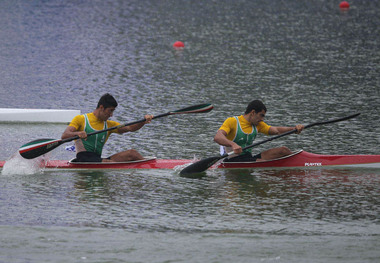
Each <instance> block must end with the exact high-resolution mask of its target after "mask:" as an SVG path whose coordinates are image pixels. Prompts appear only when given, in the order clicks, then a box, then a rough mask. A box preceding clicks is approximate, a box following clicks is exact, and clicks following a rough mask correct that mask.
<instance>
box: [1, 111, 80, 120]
mask: <svg viewBox="0 0 380 263" xmlns="http://www.w3.org/2000/svg"><path fill="white" fill-rule="evenodd" d="M76 115H80V110H59V109H13V108H0V122H39V123H42V122H50V123H69V122H70V121H71V120H72V119H73V118H74V117H75V116H76Z"/></svg>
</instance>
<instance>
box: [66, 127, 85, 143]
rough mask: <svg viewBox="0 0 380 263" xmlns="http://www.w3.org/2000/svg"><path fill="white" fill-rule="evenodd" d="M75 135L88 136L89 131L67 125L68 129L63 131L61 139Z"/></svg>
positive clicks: (82, 137) (83, 137)
mask: <svg viewBox="0 0 380 263" xmlns="http://www.w3.org/2000/svg"><path fill="white" fill-rule="evenodd" d="M75 136H79V138H81V139H86V138H87V133H86V132H85V131H77V129H76V128H75V127H73V126H67V128H66V130H65V131H64V132H63V134H62V136H61V139H62V140H63V139H67V138H72V137H75Z"/></svg>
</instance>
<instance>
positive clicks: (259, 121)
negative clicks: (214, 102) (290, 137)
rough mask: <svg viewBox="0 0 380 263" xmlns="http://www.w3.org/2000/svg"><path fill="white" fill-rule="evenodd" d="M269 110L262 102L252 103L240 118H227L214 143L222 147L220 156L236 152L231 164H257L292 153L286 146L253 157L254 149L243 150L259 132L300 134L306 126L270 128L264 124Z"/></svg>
mask: <svg viewBox="0 0 380 263" xmlns="http://www.w3.org/2000/svg"><path fill="white" fill-rule="evenodd" d="M266 112H267V108H266V107H265V105H264V103H263V102H261V101H260V100H253V101H251V102H250V103H249V104H248V106H247V109H246V111H245V113H244V114H243V115H240V116H235V117H229V118H227V119H226V120H225V121H224V123H223V124H222V126H221V127H220V128H219V130H218V131H217V133H216V135H215V137H214V141H215V142H216V143H218V144H219V145H221V152H220V154H221V155H223V154H225V153H228V152H232V151H233V152H234V153H235V154H234V155H231V157H229V158H228V159H227V160H225V161H229V162H255V161H264V160H272V159H276V158H280V157H283V156H286V155H289V154H291V153H292V152H291V151H290V150H289V149H288V148H287V147H285V146H282V147H278V148H272V149H269V150H266V151H263V152H261V153H259V154H256V155H252V148H249V149H246V150H245V151H243V150H242V148H244V147H245V146H248V145H251V144H252V143H253V141H254V140H255V138H256V135H257V133H258V132H260V133H264V134H266V135H278V134H282V133H285V132H288V131H291V130H294V129H296V130H297V133H300V132H301V131H302V130H303V128H304V126H303V125H301V124H299V125H296V126H293V127H275V126H269V125H268V124H266V123H265V122H264V117H265V114H266Z"/></svg>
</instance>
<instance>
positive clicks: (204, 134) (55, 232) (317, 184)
mask: <svg viewBox="0 0 380 263" xmlns="http://www.w3.org/2000/svg"><path fill="white" fill-rule="evenodd" d="M379 13H380V2H379V1H370V0H368V1H355V2H352V3H351V7H350V9H349V10H346V11H343V10H340V9H339V1H327V0H315V1H292V0H289V1H262V0H260V1H259V0H255V1H248V0H246V1H245V0H235V1H228V0H224V1H223V0H222V1H182V0H178V1H174V0H167V1H152V0H139V1H135V0H131V1H121V0H120V1H116V0H114V1H112V0H102V1H90V0H82V1H59V0H51V1H37V0H36V1H21V0H16V1H10V0H3V1H1V2H0V25H1V27H0V47H1V48H0V65H1V68H2V70H1V71H0V95H1V96H0V107H1V108H2V107H6V108H57V109H79V110H81V111H82V112H83V113H84V112H90V111H92V110H93V109H94V107H95V106H96V104H97V101H98V99H99V97H100V96H101V95H102V94H103V93H106V92H110V93H112V94H113V95H114V96H115V97H116V99H117V100H118V102H119V106H118V108H117V110H116V112H115V114H114V117H113V119H114V120H117V121H119V122H122V123H124V122H130V121H134V120H139V119H141V118H142V117H143V115H144V114H146V113H151V114H155V115H158V114H161V113H165V112H167V111H171V110H177V109H181V108H183V107H186V106H190V105H194V104H199V103H212V104H213V105H214V107H215V108H214V110H213V111H211V112H210V113H207V114H197V115H179V116H169V117H165V118H160V119H157V120H154V121H152V123H151V124H149V125H147V126H145V127H144V128H143V129H141V130H140V131H138V132H136V133H131V134H124V135H123V136H117V135H113V136H111V138H110V140H109V142H108V143H107V145H106V147H105V149H104V155H110V154H112V153H115V152H117V151H121V150H123V149H129V148H136V149H138V150H139V151H140V152H141V153H142V154H143V155H154V156H157V157H158V158H181V159H182V158H194V157H195V158H203V157H209V156H215V155H216V154H218V150H219V148H218V146H217V145H216V144H215V143H214V142H213V136H214V134H215V132H216V131H217V129H218V128H219V127H220V125H221V124H222V122H223V121H224V119H225V118H227V117H230V116H234V115H240V114H242V113H243V111H244V110H245V107H246V105H247V104H248V103H249V102H250V101H251V100H253V99H261V100H263V101H264V103H265V104H266V105H267V108H268V112H267V118H266V121H267V123H268V124H270V125H278V126H280V125H284V126H288V125H289V126H290V125H295V124H298V123H302V124H308V123H312V122H315V121H323V120H327V119H334V118H339V117H343V116H346V115H351V114H353V113H356V112H360V113H361V115H360V116H359V117H357V118H355V119H352V120H349V121H344V122H339V123H335V124H331V125H326V126H318V127H313V128H310V129H308V130H305V131H304V132H303V133H302V134H301V135H289V136H286V137H283V138H281V139H279V140H275V141H272V142H269V143H266V144H263V145H261V146H260V147H258V148H257V149H255V151H257V152H259V151H261V150H264V149H268V148H271V147H275V146H280V145H286V146H288V147H289V148H291V149H293V150H296V149H304V150H307V151H310V152H314V153H323V154H379V152H380V151H379V147H378V146H379V144H380V114H379V113H380V107H379V105H380V91H379V90H380V66H379V62H380V51H379V50H380V49H379V43H380V27H379V25H380V16H379ZM177 40H179V41H183V42H184V43H185V48H184V49H182V50H176V49H174V48H173V47H172V45H173V43H174V42H175V41H177ZM65 127H66V125H62V124H10V123H0V148H1V152H0V160H7V159H8V158H9V157H10V156H12V155H13V154H14V153H15V152H16V151H17V150H18V148H19V147H20V146H21V145H23V144H24V143H26V142H28V141H31V140H34V139H37V138H60V136H61V134H62V132H63V130H64V129H65ZM266 138H267V137H265V136H259V137H258V138H257V140H258V141H259V140H264V139H266ZM72 155H73V154H72V153H70V152H67V151H65V147H64V146H61V147H59V148H57V149H56V150H55V151H54V152H52V154H51V157H50V158H53V159H68V158H71V157H72ZM16 168H17V167H15V169H16ZM24 172H25V171H24ZM24 172H23V173H21V172H20V173H15V174H1V175H0V262H7V263H8V262H378V261H379V258H380V253H379V252H378V247H379V245H380V221H379V218H380V206H379V205H380V190H379V189H380V171H379V170H378V169H312V170H303V169H288V170H275V169H262V170H260V169H258V170H237V171H219V170H218V171H216V170H209V171H208V172H207V173H206V176H205V177H203V178H201V179H196V180H194V179H189V178H181V177H180V176H179V175H178V171H177V170H174V171H169V170H157V171H153V170H152V171H148V170H141V171H140V170H138V171H137V170H129V171H97V172H93V171H82V172H80V171H38V172H37V173H34V174H27V173H24Z"/></svg>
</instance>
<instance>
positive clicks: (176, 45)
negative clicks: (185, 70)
mask: <svg viewBox="0 0 380 263" xmlns="http://www.w3.org/2000/svg"><path fill="white" fill-rule="evenodd" d="M173 47H175V48H181V47H185V44H184V43H183V42H182V41H176V42H174V44H173Z"/></svg>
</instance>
